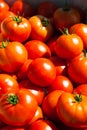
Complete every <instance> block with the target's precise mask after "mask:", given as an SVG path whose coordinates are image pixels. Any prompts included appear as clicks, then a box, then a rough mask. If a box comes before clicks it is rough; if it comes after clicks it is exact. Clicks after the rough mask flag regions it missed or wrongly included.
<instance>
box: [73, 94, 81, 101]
mask: <svg viewBox="0 0 87 130" xmlns="http://www.w3.org/2000/svg"><path fill="white" fill-rule="evenodd" d="M74 98H75V101H76V102H81V101H82V94H81V93H80V94H75V96H74Z"/></svg>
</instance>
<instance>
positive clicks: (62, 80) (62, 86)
mask: <svg viewBox="0 0 87 130" xmlns="http://www.w3.org/2000/svg"><path fill="white" fill-rule="evenodd" d="M73 88H74V87H73V83H72V82H71V80H70V79H69V78H68V77H66V76H63V75H59V76H56V78H55V80H54V81H53V83H52V84H51V85H50V87H49V88H48V91H49V92H50V91H53V90H62V91H65V92H70V93H72V92H73Z"/></svg>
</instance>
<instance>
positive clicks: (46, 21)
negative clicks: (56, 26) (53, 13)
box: [42, 18, 49, 27]
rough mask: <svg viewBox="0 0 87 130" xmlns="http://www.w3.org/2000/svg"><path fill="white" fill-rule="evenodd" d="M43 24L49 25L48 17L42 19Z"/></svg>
mask: <svg viewBox="0 0 87 130" xmlns="http://www.w3.org/2000/svg"><path fill="white" fill-rule="evenodd" d="M42 25H43V26H44V27H47V26H48V25H49V20H48V19H46V18H43V19H42Z"/></svg>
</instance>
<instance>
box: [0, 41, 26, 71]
mask: <svg viewBox="0 0 87 130" xmlns="http://www.w3.org/2000/svg"><path fill="white" fill-rule="evenodd" d="M0 46H1V48H0V57H1V58H0V69H1V70H3V71H5V72H8V73H10V72H17V71H18V69H19V68H20V67H21V66H22V64H23V63H24V61H25V60H27V59H28V53H27V50H26V48H25V47H24V45H23V44H22V43H20V42H4V45H3V44H2V42H0ZM4 46H5V48H4ZM13 50H14V51H13Z"/></svg>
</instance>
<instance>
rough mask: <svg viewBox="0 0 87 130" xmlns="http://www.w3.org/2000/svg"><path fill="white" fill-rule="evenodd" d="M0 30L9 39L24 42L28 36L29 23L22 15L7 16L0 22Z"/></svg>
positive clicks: (29, 30)
mask: <svg viewBox="0 0 87 130" xmlns="http://www.w3.org/2000/svg"><path fill="white" fill-rule="evenodd" d="M18 21H20V22H18ZM1 32H2V33H3V35H4V36H5V37H6V38H7V39H9V40H10V41H18V42H24V41H26V40H27V39H28V38H29V36H30V32H31V24H30V22H29V21H28V20H27V19H26V18H24V17H22V16H13V17H7V18H6V19H4V20H3V22H2V23H1Z"/></svg>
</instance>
